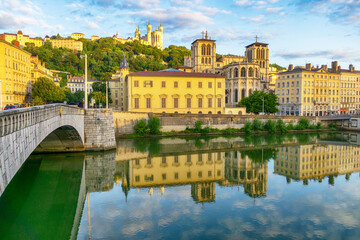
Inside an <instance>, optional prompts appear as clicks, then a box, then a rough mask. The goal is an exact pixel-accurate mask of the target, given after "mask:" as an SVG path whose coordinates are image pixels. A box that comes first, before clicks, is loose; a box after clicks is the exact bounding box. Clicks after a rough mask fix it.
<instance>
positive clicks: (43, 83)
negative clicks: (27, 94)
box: [32, 77, 65, 103]
mask: <svg viewBox="0 0 360 240" xmlns="http://www.w3.org/2000/svg"><path fill="white" fill-rule="evenodd" d="M32 97H33V98H36V97H39V98H40V99H41V100H42V101H44V102H47V103H49V102H62V101H64V100H65V91H64V89H63V88H60V87H58V86H56V85H55V83H54V82H53V81H52V80H51V79H48V78H45V77H39V78H38V79H37V80H36V82H35V83H34V86H33V91H32Z"/></svg>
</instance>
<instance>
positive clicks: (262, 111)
mask: <svg viewBox="0 0 360 240" xmlns="http://www.w3.org/2000/svg"><path fill="white" fill-rule="evenodd" d="M262 101H263V105H262V112H263V114H264V115H265V112H264V97H262Z"/></svg>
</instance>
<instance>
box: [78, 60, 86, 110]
mask: <svg viewBox="0 0 360 240" xmlns="http://www.w3.org/2000/svg"><path fill="white" fill-rule="evenodd" d="M83 57H85V80H84V84H85V88H84V92H85V105H84V109H87V108H88V95H87V54H86V53H85V55H81V56H80V58H83Z"/></svg>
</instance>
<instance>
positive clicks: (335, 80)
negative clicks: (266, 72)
mask: <svg viewBox="0 0 360 240" xmlns="http://www.w3.org/2000/svg"><path fill="white" fill-rule="evenodd" d="M275 94H276V95H277V96H278V98H279V104H280V106H279V110H280V111H279V113H280V114H281V115H298V116H324V115H328V114H338V113H339V111H340V74H339V73H334V72H332V71H330V70H329V69H327V67H326V66H322V67H321V68H313V67H311V64H306V67H296V68H293V65H291V64H290V66H289V68H288V70H287V71H285V72H281V73H279V74H278V77H277V79H276V84H275Z"/></svg>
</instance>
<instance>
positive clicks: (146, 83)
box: [144, 81, 153, 87]
mask: <svg viewBox="0 0 360 240" xmlns="http://www.w3.org/2000/svg"><path fill="white" fill-rule="evenodd" d="M146 86H150V87H152V86H153V81H144V87H146Z"/></svg>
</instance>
